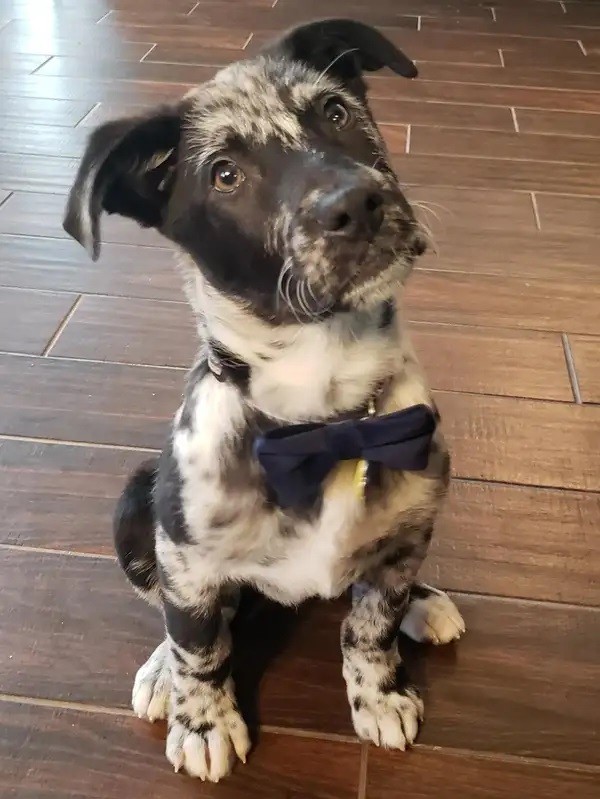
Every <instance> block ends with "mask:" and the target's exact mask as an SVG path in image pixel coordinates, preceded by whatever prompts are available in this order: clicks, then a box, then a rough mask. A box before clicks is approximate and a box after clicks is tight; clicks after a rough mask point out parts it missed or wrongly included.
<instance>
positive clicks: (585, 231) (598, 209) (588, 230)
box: [536, 140, 600, 236]
mask: <svg viewBox="0 0 600 799" xmlns="http://www.w3.org/2000/svg"><path fill="white" fill-rule="evenodd" d="M591 141H593V140H591ZM598 149H599V150H600V147H599V148H598ZM536 202H537V207H538V212H539V218H540V225H541V228H542V230H553V231H555V230H568V231H569V232H570V233H580V234H581V235H584V236H585V235H599V234H600V197H565V196H561V195H557V194H539V195H537V196H536Z"/></svg>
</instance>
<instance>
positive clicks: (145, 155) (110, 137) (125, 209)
mask: <svg viewBox="0 0 600 799" xmlns="http://www.w3.org/2000/svg"><path fill="white" fill-rule="evenodd" d="M181 124H182V113H181V109H180V108H178V107H173V108H171V107H166V108H159V109H156V110H155V111H152V112H150V113H149V114H147V115H146V116H140V117H132V118H129V119H119V120H116V121H114V122H107V123H106V124H104V125H101V126H100V127H99V128H97V129H96V130H95V131H94V132H93V133H92V135H91V136H90V138H89V141H88V144H87V148H86V151H85V153H84V155H83V158H82V160H81V164H80V165H79V170H78V172H77V176H76V178H75V183H74V184H73V187H72V189H71V192H70V194H69V199H68V201H67V208H66V211H65V218H64V221H63V227H64V229H65V230H66V231H67V233H68V234H69V235H70V236H73V238H74V239H76V240H77V241H78V242H79V243H80V244H82V245H83V246H84V247H85V248H86V250H87V251H88V252H89V254H90V255H91V257H92V258H93V260H94V261H95V260H97V259H98V256H99V255H100V216H101V214H102V212H103V211H106V212H107V213H109V214H121V215H122V216H127V217H129V218H131V219H135V221H136V222H138V223H139V224H140V225H143V226H144V227H157V228H159V227H160V226H161V224H162V222H163V217H164V212H165V209H166V205H167V202H168V199H169V195H170V190H171V187H172V183H173V180H172V178H173V174H174V170H175V166H176V164H177V148H178V146H179V140H180V136H181Z"/></svg>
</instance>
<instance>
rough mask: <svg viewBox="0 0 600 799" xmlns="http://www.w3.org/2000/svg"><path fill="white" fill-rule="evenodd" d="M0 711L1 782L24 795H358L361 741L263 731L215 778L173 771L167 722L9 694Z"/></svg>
mask: <svg viewBox="0 0 600 799" xmlns="http://www.w3.org/2000/svg"><path fill="white" fill-rule="evenodd" d="M0 719H1V723H2V727H3V730H4V732H5V734H4V735H3V738H2V744H0V746H1V749H0V763H1V776H0V787H1V788H3V789H4V790H5V791H6V796H11V797H12V796H14V797H19V799H20V798H21V797H26V796H27V797H33V796H35V797H36V798H37V799H64V798H65V797H67V796H86V797H89V799H106V797H109V796H110V797H116V796H123V795H127V796H128V797H130V799H148V797H151V798H152V799H155V797H156V798H157V797H159V796H160V797H161V799H192V797H193V799H211V798H212V797H221V798H222V799H253V797H260V799H286V798H288V797H292V796H297V797H300V796H301V797H303V799H354V798H355V796H356V792H357V785H358V774H359V764H360V749H359V747H358V745H357V744H352V743H342V742H339V741H323V740H316V739H311V738H301V737H298V736H291V735H273V734H271V733H264V734H263V735H261V737H260V741H259V743H258V746H257V747H256V749H255V750H254V752H253V753H252V754H251V755H250V757H249V759H248V763H247V764H246V765H242V764H241V763H239V764H238V765H237V766H236V769H235V773H234V774H233V776H230V777H227V779H226V780H225V781H223V782H222V783H221V784H220V785H218V786H215V785H211V783H202V782H200V780H194V779H190V778H189V777H185V776H183V775H178V774H174V773H173V769H172V767H171V766H170V765H169V763H168V762H167V760H166V758H165V756H164V740H163V738H164V733H165V730H164V726H163V725H162V724H159V725H156V727H152V726H151V725H149V724H145V723H144V722H142V721H139V719H133V718H130V717H128V716H114V715H108V714H103V713H90V712H78V711H75V710H61V709H51V708H46V707H36V706H34V705H25V704H15V703H12V702H11V703H8V702H3V703H1V704H0ZM75 753H77V754H76V757H75V759H74V754H75Z"/></svg>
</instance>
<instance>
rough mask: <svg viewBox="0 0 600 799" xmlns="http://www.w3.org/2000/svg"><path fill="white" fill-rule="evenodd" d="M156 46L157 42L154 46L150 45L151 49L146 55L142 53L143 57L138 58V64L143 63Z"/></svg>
mask: <svg viewBox="0 0 600 799" xmlns="http://www.w3.org/2000/svg"><path fill="white" fill-rule="evenodd" d="M156 45H157V42H154V44H153V45H152V47H151V48H150V49H149V50H148V52H147V53H144V55H143V56H142V57H141V58H140V64H141V63H142V61H145V60H146V59H147V58H148V56H149V55H150V53H151V52H152V51H153V50H154V49H155V48H156Z"/></svg>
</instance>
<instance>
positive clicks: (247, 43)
mask: <svg viewBox="0 0 600 799" xmlns="http://www.w3.org/2000/svg"><path fill="white" fill-rule="evenodd" d="M253 38H254V33H249V34H248V38H247V39H246V41H245V42H244V44H243V45H242V50H245V49H246V47H248V45H249V44H250V42H251V41H252V39H253Z"/></svg>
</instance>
